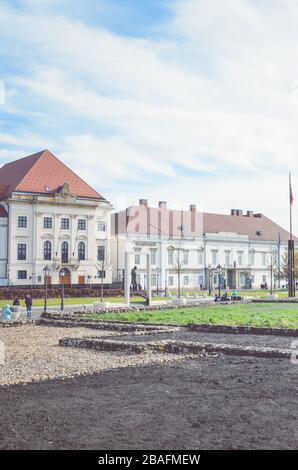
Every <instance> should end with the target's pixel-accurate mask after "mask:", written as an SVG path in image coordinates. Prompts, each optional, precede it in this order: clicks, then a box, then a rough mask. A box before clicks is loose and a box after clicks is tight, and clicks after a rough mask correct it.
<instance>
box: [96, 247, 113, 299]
mask: <svg viewBox="0 0 298 470" xmlns="http://www.w3.org/2000/svg"><path fill="white" fill-rule="evenodd" d="M101 248H102V249H101V251H100V253H99V256H98V258H99V259H98V261H97V264H96V267H97V273H98V278H99V279H100V284H101V289H100V300H101V302H102V301H103V291H104V289H103V285H104V279H105V277H106V273H107V270H108V269H109V268H110V266H111V263H110V260H109V259H108V257H107V243H106V242H105V244H104V245H102V247H101Z"/></svg>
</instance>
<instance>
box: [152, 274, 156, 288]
mask: <svg viewBox="0 0 298 470" xmlns="http://www.w3.org/2000/svg"><path fill="white" fill-rule="evenodd" d="M151 284H152V287H156V285H157V276H156V274H151Z"/></svg>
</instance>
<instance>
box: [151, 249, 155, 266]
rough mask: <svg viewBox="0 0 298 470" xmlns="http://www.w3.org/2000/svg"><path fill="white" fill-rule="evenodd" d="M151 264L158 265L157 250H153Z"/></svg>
mask: <svg viewBox="0 0 298 470" xmlns="http://www.w3.org/2000/svg"><path fill="white" fill-rule="evenodd" d="M151 264H153V265H156V251H155V250H152V251H151Z"/></svg>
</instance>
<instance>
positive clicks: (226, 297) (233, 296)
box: [214, 289, 238, 302]
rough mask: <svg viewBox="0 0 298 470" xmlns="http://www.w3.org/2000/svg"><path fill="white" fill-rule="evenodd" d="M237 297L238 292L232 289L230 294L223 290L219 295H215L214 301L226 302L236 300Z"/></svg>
mask: <svg viewBox="0 0 298 470" xmlns="http://www.w3.org/2000/svg"><path fill="white" fill-rule="evenodd" d="M237 299H238V292H237V291H236V290H235V289H234V290H233V292H232V294H231V296H229V295H228V293H227V292H225V293H224V294H223V295H222V296H221V297H220V296H219V295H217V294H216V295H215V298H214V302H228V301H230V300H237Z"/></svg>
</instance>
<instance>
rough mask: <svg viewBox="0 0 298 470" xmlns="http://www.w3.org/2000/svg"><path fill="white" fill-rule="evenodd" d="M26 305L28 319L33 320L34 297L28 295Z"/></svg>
mask: <svg viewBox="0 0 298 470" xmlns="http://www.w3.org/2000/svg"><path fill="white" fill-rule="evenodd" d="M25 304H26V308H27V318H32V297H30V295H29V294H28V295H26V299H25Z"/></svg>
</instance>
